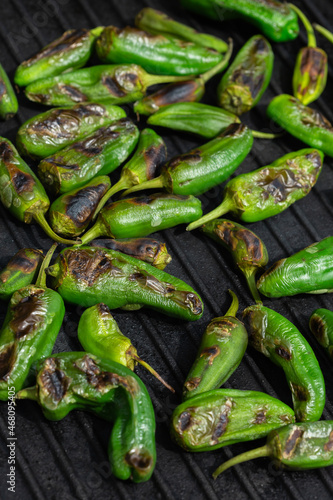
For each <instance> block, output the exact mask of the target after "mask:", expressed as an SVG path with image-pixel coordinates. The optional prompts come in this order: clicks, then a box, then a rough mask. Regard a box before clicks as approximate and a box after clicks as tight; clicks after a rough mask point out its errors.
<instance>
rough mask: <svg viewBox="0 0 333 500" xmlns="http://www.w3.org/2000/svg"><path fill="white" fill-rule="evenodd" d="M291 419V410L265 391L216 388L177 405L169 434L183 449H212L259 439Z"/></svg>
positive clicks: (292, 416)
mask: <svg viewBox="0 0 333 500" xmlns="http://www.w3.org/2000/svg"><path fill="white" fill-rule="evenodd" d="M294 421H295V415H294V412H293V410H292V409H291V408H289V406H287V405H286V404H284V403H282V402H281V401H279V400H278V399H276V398H273V397H272V396H269V395H268V394H265V393H263V392H258V391H241V390H238V389H216V390H213V391H207V392H203V393H202V394H198V395H197V396H194V397H193V398H190V399H188V400H187V401H184V402H183V403H181V404H180V405H179V406H177V408H176V409H175V410H174V412H173V414H172V418H171V436H172V437H173V438H174V440H175V441H176V442H177V443H178V444H179V445H180V446H181V447H182V448H184V449H185V450H186V451H194V452H198V451H211V450H216V449H218V448H222V447H223V446H229V445H230V444H234V443H240V442H243V441H252V440H253V439H259V438H261V437H264V436H267V434H268V433H269V432H270V431H272V430H273V429H278V428H279V427H281V426H282V425H287V424H291V423H293V422H294Z"/></svg>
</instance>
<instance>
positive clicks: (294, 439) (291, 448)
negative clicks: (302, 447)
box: [283, 427, 304, 459]
mask: <svg viewBox="0 0 333 500" xmlns="http://www.w3.org/2000/svg"><path fill="white" fill-rule="evenodd" d="M303 434H304V431H303V429H300V428H299V427H295V428H294V430H293V431H292V433H291V434H290V436H289V438H288V439H287V441H286V444H285V446H284V451H283V458H285V459H287V458H288V459H290V458H291V457H292V456H293V455H294V453H295V451H296V448H297V445H298V443H299V441H300V440H301V439H302V436H303Z"/></svg>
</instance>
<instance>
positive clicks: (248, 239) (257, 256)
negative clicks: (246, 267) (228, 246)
mask: <svg viewBox="0 0 333 500" xmlns="http://www.w3.org/2000/svg"><path fill="white" fill-rule="evenodd" d="M237 237H238V239H239V240H242V241H244V243H245V245H246V248H247V257H246V260H249V261H251V264H253V265H255V264H256V262H262V260H263V257H264V255H263V246H262V244H261V242H260V240H259V238H258V237H257V236H256V235H255V234H254V233H252V232H251V231H248V230H247V229H240V230H239V231H237ZM243 260H245V259H243Z"/></svg>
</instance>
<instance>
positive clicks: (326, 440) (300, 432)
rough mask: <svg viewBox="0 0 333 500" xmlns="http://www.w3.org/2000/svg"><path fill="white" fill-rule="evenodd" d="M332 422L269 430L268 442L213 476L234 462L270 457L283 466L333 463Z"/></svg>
mask: <svg viewBox="0 0 333 500" xmlns="http://www.w3.org/2000/svg"><path fill="white" fill-rule="evenodd" d="M332 433H333V421H330V420H324V421H322V422H306V423H301V424H290V425H286V426H284V427H281V429H276V430H273V431H272V432H270V433H269V434H268V436H267V441H266V445H265V446H262V447H261V448H257V449H255V450H251V451H247V452H245V453H242V454H241V455H238V456H236V457H234V458H231V459H230V460H228V461H227V462H225V463H224V464H222V465H221V466H220V467H218V468H217V469H216V471H215V472H214V474H213V478H214V479H216V478H217V476H218V475H219V474H221V473H222V472H224V471H225V470H227V469H229V467H232V466H233V465H236V464H239V463H242V462H246V461H247V460H252V459H254V458H261V457H270V459H272V460H274V461H275V462H276V463H277V464H278V465H280V466H282V467H283V468H284V467H285V468H287V469H292V470H304V469H317V468H319V467H328V466H329V465H332V464H333V447H332Z"/></svg>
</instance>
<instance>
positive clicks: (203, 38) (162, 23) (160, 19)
mask: <svg viewBox="0 0 333 500" xmlns="http://www.w3.org/2000/svg"><path fill="white" fill-rule="evenodd" d="M135 26H136V27H137V28H139V29H141V30H144V31H148V33H151V34H152V35H159V34H163V35H166V36H167V35H171V36H174V37H175V38H180V39H181V40H186V41H188V42H193V43H195V44H197V45H202V46H203V47H208V48H210V49H214V50H216V51H217V52H226V51H227V48H228V45H227V44H226V43H225V42H224V41H223V40H221V38H217V37H216V36H213V35H208V34H207V33H199V32H198V31H196V30H195V29H193V28H190V26H187V25H186V24H183V23H178V22H177V21H175V20H174V19H172V18H171V17H169V16H167V15H166V14H164V12H161V11H160V10H156V9H151V8H149V7H146V8H144V9H142V10H140V12H139V14H137V16H136V18H135Z"/></svg>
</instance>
